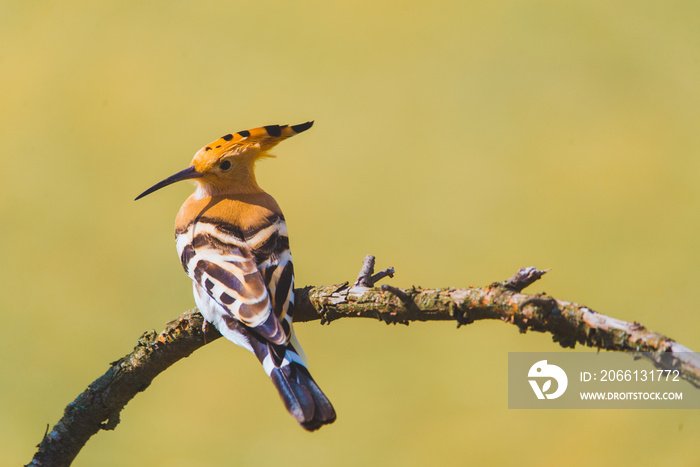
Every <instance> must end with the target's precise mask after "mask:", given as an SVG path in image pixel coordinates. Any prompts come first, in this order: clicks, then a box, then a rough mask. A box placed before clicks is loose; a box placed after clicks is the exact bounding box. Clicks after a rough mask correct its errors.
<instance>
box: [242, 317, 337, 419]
mask: <svg viewBox="0 0 700 467" xmlns="http://www.w3.org/2000/svg"><path fill="white" fill-rule="evenodd" d="M241 327H242V326H241ZM245 333H246V335H248V336H249V339H248V342H249V343H250V345H251V347H252V350H253V352H254V353H255V355H256V356H257V357H258V359H259V360H260V363H262V366H263V369H264V370H265V373H267V374H268V375H269V376H270V379H271V380H272V382H273V384H274V385H275V387H276V388H277V391H278V392H279V393H280V397H281V398H282V402H283V403H284V406H285V407H286V408H287V410H288V411H289V413H290V414H292V417H294V418H295V419H296V421H297V422H299V424H300V425H301V426H302V427H303V428H304V429H305V430H308V431H315V430H318V429H319V428H321V427H322V426H323V425H327V424H328V423H333V422H334V421H335V410H334V409H333V405H332V404H331V402H330V401H329V400H328V398H327V397H326V395H325V394H324V393H323V391H321V389H320V388H319V387H318V384H316V381H314V379H313V378H312V377H311V374H310V373H309V370H307V369H306V366H307V361H306V355H305V354H304V350H303V349H302V348H301V346H300V345H299V341H298V340H297V339H296V336H295V335H294V332H292V335H291V338H290V340H289V342H287V343H285V344H281V345H274V344H272V343H271V342H266V341H265V340H263V339H261V338H260V337H257V336H256V334H255V333H254V332H252V330H251V329H250V328H247V329H246V330H245Z"/></svg>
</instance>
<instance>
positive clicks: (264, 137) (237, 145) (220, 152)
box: [190, 121, 314, 172]
mask: <svg viewBox="0 0 700 467" xmlns="http://www.w3.org/2000/svg"><path fill="white" fill-rule="evenodd" d="M313 124H314V122H313V121H311V122H306V123H300V124H299V125H291V126H290V125H267V126H262V127H260V128H253V129H250V130H242V131H239V132H237V133H229V134H227V135H224V136H222V137H221V138H219V139H217V140H216V141H212V142H211V143H209V144H207V145H206V146H204V147H203V148H202V149H200V150H199V151H197V154H195V156H194V158H193V159H192V163H191V164H190V165H191V166H194V168H195V169H196V170H197V171H198V172H206V171H207V170H208V169H210V168H211V167H212V166H213V165H215V164H216V163H217V162H218V161H219V160H221V159H222V158H224V157H228V156H240V157H241V158H244V159H246V161H249V162H250V163H253V162H255V160H257V159H260V158H261V157H275V156H273V155H271V154H268V153H267V151H269V150H270V149H272V148H274V147H275V146H277V144H279V142H280V141H282V140H285V139H287V138H289V137H291V136H294V135H296V134H298V133H301V132H302V131H306V130H308V129H309V128H311V126H312V125H313Z"/></svg>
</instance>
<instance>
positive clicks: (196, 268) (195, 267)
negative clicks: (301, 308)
mask: <svg viewBox="0 0 700 467" xmlns="http://www.w3.org/2000/svg"><path fill="white" fill-rule="evenodd" d="M217 237H218V236H215V235H211V234H207V233H199V234H197V235H196V236H195V237H194V240H193V242H192V248H191V249H190V250H189V252H190V254H191V255H192V256H191V257H190V258H189V261H188V267H187V268H186V269H187V272H188V274H189V275H190V277H191V278H192V279H193V280H194V281H196V282H197V283H198V284H199V285H200V286H201V287H202V288H203V289H204V290H206V291H207V294H209V296H210V297H211V298H212V299H213V300H214V301H215V302H216V303H218V304H219V305H220V306H221V308H222V309H223V310H224V311H226V312H228V313H230V314H231V316H232V317H234V318H235V319H237V320H238V321H240V322H241V323H243V324H244V325H246V326H247V327H248V328H249V329H250V330H251V331H253V332H254V333H255V334H256V335H258V336H259V337H261V338H263V339H264V340H266V341H268V342H270V343H272V344H275V345H281V344H284V343H285V342H286V341H287V339H288V336H287V333H286V332H285V330H284V329H283V328H282V325H281V324H280V321H279V319H277V316H276V315H275V313H273V312H272V303H271V300H270V295H269V293H268V290H267V287H266V286H265V281H264V279H263V277H262V275H261V274H260V272H259V271H258V269H257V266H256V264H255V257H254V256H253V254H252V252H251V251H250V248H248V247H247V246H246V245H245V244H242V243H238V242H236V243H238V244H232V243H228V242H224V241H223V240H222V239H221V238H217ZM185 249H186V250H187V247H185ZM183 254H184V253H183Z"/></svg>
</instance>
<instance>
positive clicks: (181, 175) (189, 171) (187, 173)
mask: <svg viewBox="0 0 700 467" xmlns="http://www.w3.org/2000/svg"><path fill="white" fill-rule="evenodd" d="M202 176H204V174H203V173H201V172H197V171H196V170H195V169H194V166H191V167H187V168H186V169H185V170H181V171H179V172H178V173H176V174H175V175H171V176H170V177H168V178H166V179H165V180H163V181H161V182H158V183H156V184H155V185H153V186H152V187H151V188H149V189H148V190H146V191H144V192H143V193H141V194H140V195H138V196H137V197H136V198H135V199H134V201H136V200H139V199H141V198H143V197H144V196H146V195H150V194H151V193H153V192H154V191H156V190H160V189H161V188H163V187H165V186H168V185H172V184H173V183H175V182H179V181H181V180H189V179H191V178H199V177H202Z"/></svg>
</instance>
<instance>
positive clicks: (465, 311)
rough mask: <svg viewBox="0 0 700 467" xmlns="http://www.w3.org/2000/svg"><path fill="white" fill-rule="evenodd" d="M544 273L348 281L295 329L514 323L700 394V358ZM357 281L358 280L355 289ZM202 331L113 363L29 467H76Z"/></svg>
mask: <svg viewBox="0 0 700 467" xmlns="http://www.w3.org/2000/svg"><path fill="white" fill-rule="evenodd" d="M369 258H371V259H369ZM373 269H374V257H371V256H368V257H367V258H365V261H364V262H363V271H362V272H361V274H360V276H362V277H363V278H365V279H368V280H369V281H371V280H372V277H373V276H372V272H373ZM545 272H546V271H541V270H537V269H535V268H524V269H521V270H520V271H518V273H516V274H515V275H514V276H513V277H511V278H510V279H509V280H507V281H504V282H496V283H493V284H491V285H490V286H488V287H483V288H475V287H473V288H467V289H454V288H448V289H421V288H419V287H412V288H410V289H399V288H396V287H391V286H384V287H382V288H381V289H377V288H371V286H369V287H368V286H364V285H357V283H356V285H354V286H352V287H349V286H348V284H347V283H345V284H341V285H332V286H327V287H306V288H303V289H295V299H296V300H295V315H294V321H295V322H303V321H314V320H318V319H320V320H322V322H326V323H330V322H332V321H335V320H337V319H340V318H358V317H359V318H374V319H379V320H381V321H384V322H386V323H405V324H408V322H409V321H455V322H456V323H457V325H458V326H460V325H465V324H470V323H473V322H475V321H478V320H483V319H497V320H501V321H504V322H506V323H510V324H514V325H516V326H517V327H518V329H519V330H520V332H523V333H524V332H526V331H528V330H532V331H538V332H548V333H551V334H552V339H553V340H554V341H555V342H558V343H559V344H560V345H561V346H562V347H570V348H573V347H575V345H576V344H577V343H579V344H582V345H586V346H590V347H597V348H600V349H605V350H617V351H632V352H638V353H640V354H641V355H643V356H645V357H647V358H649V359H650V360H651V361H652V362H653V363H654V365H656V366H657V367H659V368H663V369H674V370H679V372H680V376H681V377H682V378H684V379H686V380H687V381H688V382H690V383H691V384H692V385H694V386H696V387H700V359H699V358H698V355H697V354H694V353H691V351H690V350H689V349H688V348H686V347H684V346H682V345H680V344H678V343H677V342H675V341H673V340H672V339H669V338H667V337H666V336H663V335H661V334H657V333H655V332H652V331H650V330H648V329H646V328H645V327H644V326H642V325H641V324H639V323H636V322H635V323H629V322H625V321H621V320H618V319H615V318H611V317H608V316H605V315H602V314H600V313H597V312H595V311H593V310H591V309H590V308H587V307H585V306H582V305H578V304H576V303H571V302H566V301H562V300H555V299H554V298H552V297H549V296H546V295H527V294H523V293H521V292H522V290H523V289H524V288H525V287H527V286H528V285H530V284H532V283H533V282H535V281H536V280H538V279H539V278H541V277H542V275H543V274H544V273H545ZM392 273H393V269H392ZM379 274H381V273H379ZM386 275H391V274H389V273H387V274H386ZM360 279H361V278H360V277H358V282H360ZM364 283H366V282H364ZM372 284H373V282H372ZM397 298H398V300H397ZM202 324H203V318H202V315H201V314H199V312H197V311H194V310H193V311H187V312H185V313H183V314H182V315H181V316H180V317H179V318H178V319H176V320H174V321H172V322H170V323H168V324H167V326H166V328H165V330H164V331H163V332H161V333H160V334H157V333H156V332H155V331H151V332H149V333H145V334H144V335H143V336H142V337H141V339H139V341H138V343H137V345H136V348H135V349H134V351H133V352H132V353H130V354H129V355H126V356H125V357H123V358H121V359H120V360H118V361H116V362H114V363H112V365H111V367H110V368H109V370H107V373H105V374H104V375H103V376H101V377H100V378H98V379H97V380H95V381H94V382H93V383H92V384H90V385H89V386H88V388H87V389H86V390H85V391H84V392H83V393H82V394H81V395H80V396H78V398H77V399H76V400H75V401H73V402H72V403H71V404H69V405H68V406H67V407H66V409H65V413H64V416H63V418H62V419H61V420H60V421H59V422H58V423H57V424H56V426H54V427H53V429H52V430H51V432H49V433H47V434H46V435H45V436H44V439H43V440H42V442H41V444H40V445H39V446H38V448H39V450H38V451H37V453H36V454H35V456H34V459H33V460H32V462H31V463H30V464H29V465H33V466H67V465H70V463H71V462H72V461H73V459H74V458H75V456H76V455H77V454H78V452H79V451H80V449H81V448H82V447H83V445H84V444H85V443H86V442H87V440H88V439H89V438H90V437H91V436H92V435H93V434H95V433H97V432H98V431H99V430H101V429H102V430H112V429H114V428H115V427H116V425H117V424H118V423H119V414H120V412H121V410H122V409H123V408H124V406H125V405H126V404H127V402H129V400H131V399H132V398H133V397H134V396H135V395H136V394H137V393H139V392H140V391H143V390H145V389H146V388H147V387H148V386H149V384H150V383H151V381H152V380H153V378H155V377H156V376H157V375H158V374H160V373H161V372H162V371H165V370H166V369H167V368H168V367H169V366H170V365H172V364H174V363H175V362H177V361H178V360H180V359H181V358H185V357H187V356H189V355H190V354H191V353H192V352H194V351H195V350H197V349H198V348H200V347H202V346H204V345H205V344H206V343H209V342H211V341H213V340H215V339H217V338H218V337H220V336H219V335H218V332H216V330H214V329H213V328H212V327H210V330H209V331H207V335H206V342H205V339H204V334H203V332H202Z"/></svg>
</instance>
